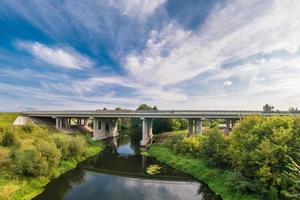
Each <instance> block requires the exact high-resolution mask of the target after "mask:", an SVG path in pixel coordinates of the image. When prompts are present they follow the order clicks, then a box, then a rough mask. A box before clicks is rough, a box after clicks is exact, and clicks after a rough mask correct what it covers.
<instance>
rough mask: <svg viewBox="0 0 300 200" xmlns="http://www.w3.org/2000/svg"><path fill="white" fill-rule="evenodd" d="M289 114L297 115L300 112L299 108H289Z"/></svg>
mask: <svg viewBox="0 0 300 200" xmlns="http://www.w3.org/2000/svg"><path fill="white" fill-rule="evenodd" d="M288 112H289V113H297V112H299V110H298V108H294V107H291V108H289V110H288Z"/></svg>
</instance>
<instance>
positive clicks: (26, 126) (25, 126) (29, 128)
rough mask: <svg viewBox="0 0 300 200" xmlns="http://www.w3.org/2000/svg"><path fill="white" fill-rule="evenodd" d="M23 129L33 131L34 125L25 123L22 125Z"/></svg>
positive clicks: (26, 131) (28, 131)
mask: <svg viewBox="0 0 300 200" xmlns="http://www.w3.org/2000/svg"><path fill="white" fill-rule="evenodd" d="M22 129H23V131H24V132H25V133H32V130H33V126H31V125H24V126H22Z"/></svg>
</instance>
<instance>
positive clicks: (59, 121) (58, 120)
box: [55, 117, 62, 129]
mask: <svg viewBox="0 0 300 200" xmlns="http://www.w3.org/2000/svg"><path fill="white" fill-rule="evenodd" d="M55 127H56V129H61V128H62V119H61V118H60V117H56V118H55Z"/></svg>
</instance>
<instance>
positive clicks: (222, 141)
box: [202, 128, 229, 167]
mask: <svg viewBox="0 0 300 200" xmlns="http://www.w3.org/2000/svg"><path fill="white" fill-rule="evenodd" d="M228 146H229V142H228V140H227V138H225V136H224V134H223V133H222V132H221V131H220V130H219V129H217V128H214V129H210V130H208V132H207V133H206V137H204V138H203V144H202V157H203V158H204V159H205V160H206V161H207V163H208V164H209V165H210V166H219V167H223V166H224V165H227V163H228V156H227V148H228Z"/></svg>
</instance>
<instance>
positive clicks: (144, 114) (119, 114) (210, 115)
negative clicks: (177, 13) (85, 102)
mask: <svg viewBox="0 0 300 200" xmlns="http://www.w3.org/2000/svg"><path fill="white" fill-rule="evenodd" d="M22 114H23V115H26V116H31V117H84V118H90V117H96V118H206V119H218V118H221V119H237V118H241V117H244V116H247V115H262V116H272V115H278V116H286V115H299V116H300V113H289V112H272V113H267V112H262V111H253V110H252V111H249V110H248V111H247V110H70V111H67V110H66V111H28V112H23V113H22Z"/></svg>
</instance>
